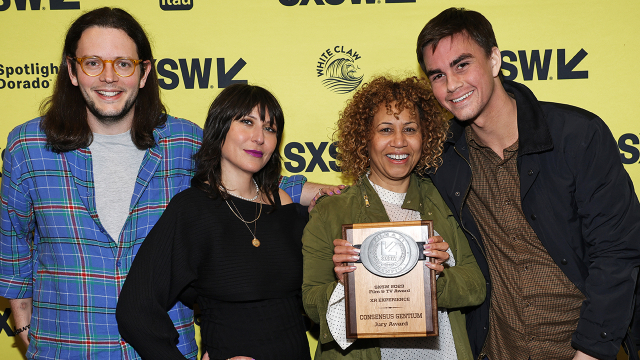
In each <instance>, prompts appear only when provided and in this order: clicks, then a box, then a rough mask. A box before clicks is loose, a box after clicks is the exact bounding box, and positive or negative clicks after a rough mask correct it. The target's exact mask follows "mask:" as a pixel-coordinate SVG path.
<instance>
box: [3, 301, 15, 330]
mask: <svg viewBox="0 0 640 360" xmlns="http://www.w3.org/2000/svg"><path fill="white" fill-rule="evenodd" d="M9 315H11V309H10V308H6V309H4V314H2V315H0V332H2V330H4V332H5V333H6V334H7V336H15V334H14V333H13V330H12V329H11V325H9Z"/></svg>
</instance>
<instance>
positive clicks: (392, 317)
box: [342, 221, 438, 339]
mask: <svg viewBox="0 0 640 360" xmlns="http://www.w3.org/2000/svg"><path fill="white" fill-rule="evenodd" d="M383 230H393V231H399V232H402V233H404V234H406V235H408V236H409V237H411V238H412V239H414V241H425V242H426V241H427V239H428V238H429V237H431V236H433V222H432V221H403V222H389V223H369V224H349V225H343V226H342V236H343V239H345V240H347V241H349V242H350V243H352V244H354V245H358V244H362V242H363V241H364V240H365V239H366V238H367V237H368V236H369V235H372V234H375V233H377V232H379V231H383ZM423 250H424V249H423V248H420V252H422V251H423ZM361 255H362V254H361ZM354 265H355V266H356V270H355V271H353V272H351V273H348V274H347V276H345V284H344V285H345V295H346V299H345V300H346V316H347V319H346V320H347V338H349V339H362V338H393V337H424V336H436V335H438V315H437V303H436V277H435V271H433V270H431V269H429V268H428V267H426V266H425V264H424V261H418V263H417V264H416V266H415V267H414V268H413V269H412V270H411V271H409V272H408V273H406V274H404V275H402V276H398V277H382V276H378V275H375V274H373V273H371V272H370V271H369V270H367V268H366V267H365V266H364V265H363V264H362V263H349V266H354Z"/></svg>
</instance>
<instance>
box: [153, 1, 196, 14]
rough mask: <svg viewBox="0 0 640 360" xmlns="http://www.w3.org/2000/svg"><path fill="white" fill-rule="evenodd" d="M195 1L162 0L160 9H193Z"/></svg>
mask: <svg viewBox="0 0 640 360" xmlns="http://www.w3.org/2000/svg"><path fill="white" fill-rule="evenodd" d="M191 8H193V2H192V1H191V0H160V9H162V10H164V11H170V10H191Z"/></svg>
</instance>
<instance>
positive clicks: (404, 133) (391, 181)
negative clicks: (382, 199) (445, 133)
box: [367, 104, 422, 193]
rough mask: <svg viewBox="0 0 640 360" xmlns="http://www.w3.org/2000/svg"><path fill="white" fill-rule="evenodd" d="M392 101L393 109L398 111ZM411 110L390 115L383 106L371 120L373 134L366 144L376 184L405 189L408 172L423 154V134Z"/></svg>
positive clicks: (398, 189)
mask: <svg viewBox="0 0 640 360" xmlns="http://www.w3.org/2000/svg"><path fill="white" fill-rule="evenodd" d="M393 105H394V104H391V109H392V111H394V112H395V111H396V110H395V107H394V106H393ZM411 110H412V109H404V110H403V111H402V112H401V113H400V114H395V115H394V114H388V113H387V108H386V107H385V106H384V105H381V106H380V108H379V109H378V112H377V113H376V114H375V116H374V117H373V121H372V123H371V128H372V137H371V140H370V141H369V144H368V145H367V150H368V152H369V158H370V159H371V161H370V166H371V174H370V175H369V179H371V181H372V182H373V183H375V184H376V185H379V186H382V187H383V188H385V189H387V190H391V191H395V192H399V193H402V192H406V191H407V189H408V187H409V179H410V178H409V175H411V172H412V171H413V169H414V168H415V167H416V165H417V164H418V162H419V161H420V156H421V155H422V134H421V132H420V125H419V122H418V118H417V115H411Z"/></svg>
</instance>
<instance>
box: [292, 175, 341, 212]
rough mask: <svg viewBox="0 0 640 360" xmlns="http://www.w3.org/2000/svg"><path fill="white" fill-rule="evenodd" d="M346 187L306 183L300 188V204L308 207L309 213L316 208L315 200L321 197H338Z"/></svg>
mask: <svg viewBox="0 0 640 360" xmlns="http://www.w3.org/2000/svg"><path fill="white" fill-rule="evenodd" d="M344 188H346V185H326V184H317V183H311V182H307V183H305V184H304V187H303V188H302V195H301V196H300V204H302V205H309V212H311V210H312V209H313V207H314V206H316V200H318V198H319V197H320V196H322V195H329V196H332V195H339V194H341V190H343V189H344Z"/></svg>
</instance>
